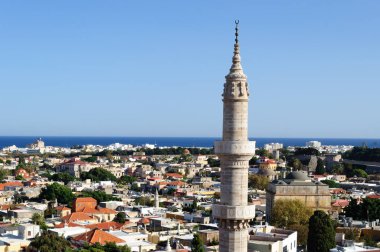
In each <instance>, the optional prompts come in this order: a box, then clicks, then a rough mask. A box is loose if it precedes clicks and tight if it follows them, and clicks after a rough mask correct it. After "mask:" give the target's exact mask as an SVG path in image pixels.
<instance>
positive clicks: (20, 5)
mask: <svg viewBox="0 0 380 252" xmlns="http://www.w3.org/2000/svg"><path fill="white" fill-rule="evenodd" d="M379 12H380V1H375V0H371V1H368V0H361V1H352V0H336V1H330V0H324V1H304V0H300V1H279V0H276V1H273V0H255V1H253V0H247V1H222V0H218V1H216V0H209V1H204V0H194V1H174V0H165V1H156V0H152V1H143V0H142V1H126V0H113V1H104V0H103V1H99V0H81V1H77V0H66V1H48V0H46V1H42V0H40V1H39V0H36V1H1V2H0V108H1V113H0V114H1V116H0V135H2V136H197V137H203V136H204V137H219V136H220V135H221V131H222V113H223V111H222V108H223V107H222V97H221V94H222V89H223V83H224V76H225V75H226V74H227V73H228V71H229V67H230V66H231V59H232V53H233V43H234V25H235V24H234V20H235V19H239V20H240V36H239V41H240V51H241V58H242V66H243V68H244V72H245V74H246V75H247V76H248V82H249V85H250V94H251V96H250V103H249V135H250V136H252V137H326V138H380V116H379V108H380V50H379V47H380V29H379V27H380V15H379Z"/></svg>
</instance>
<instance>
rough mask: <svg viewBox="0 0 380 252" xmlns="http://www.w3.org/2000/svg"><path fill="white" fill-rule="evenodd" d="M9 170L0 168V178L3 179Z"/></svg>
mask: <svg viewBox="0 0 380 252" xmlns="http://www.w3.org/2000/svg"><path fill="white" fill-rule="evenodd" d="M8 174H9V172H8V170H6V169H0V180H4V179H5V177H6V176H8Z"/></svg>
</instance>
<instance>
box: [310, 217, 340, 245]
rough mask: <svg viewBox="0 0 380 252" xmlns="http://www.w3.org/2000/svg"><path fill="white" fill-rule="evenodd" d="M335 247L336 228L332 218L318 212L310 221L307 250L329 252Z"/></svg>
mask: <svg viewBox="0 0 380 252" xmlns="http://www.w3.org/2000/svg"><path fill="white" fill-rule="evenodd" d="M334 247H335V228H334V225H333V223H332V221H331V219H330V217H329V216H328V215H327V214H326V213H325V212H323V211H320V210H317V211H315V212H314V214H313V215H312V216H311V217H310V219H309V235H308V238H307V248H308V251H309V252H329V251H330V249H331V248H334Z"/></svg>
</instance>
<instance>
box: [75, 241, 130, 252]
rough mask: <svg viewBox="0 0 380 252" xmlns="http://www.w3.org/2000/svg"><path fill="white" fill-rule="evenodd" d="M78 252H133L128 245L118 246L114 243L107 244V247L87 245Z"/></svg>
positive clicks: (98, 244)
mask: <svg viewBox="0 0 380 252" xmlns="http://www.w3.org/2000/svg"><path fill="white" fill-rule="evenodd" d="M78 252H131V249H130V248H129V247H128V246H127V245H124V246H118V245H116V243H114V242H107V243H106V244H105V245H101V244H100V243H95V244H92V245H89V244H86V245H84V246H83V248H81V249H79V250H78Z"/></svg>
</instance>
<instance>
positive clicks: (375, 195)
mask: <svg viewBox="0 0 380 252" xmlns="http://www.w3.org/2000/svg"><path fill="white" fill-rule="evenodd" d="M367 198H369V199H380V195H377V194H372V195H368V196H367Z"/></svg>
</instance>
